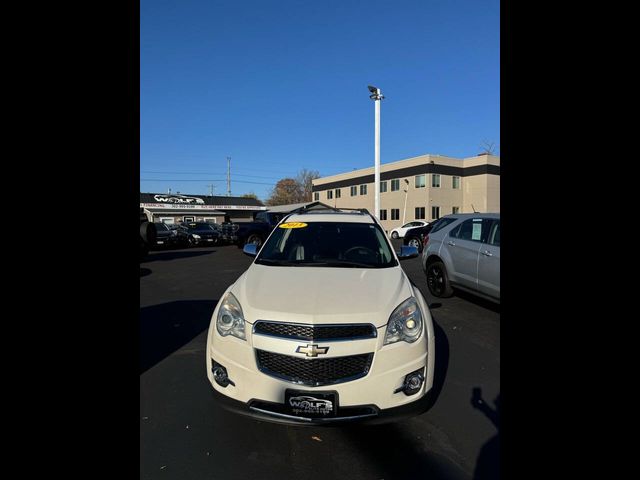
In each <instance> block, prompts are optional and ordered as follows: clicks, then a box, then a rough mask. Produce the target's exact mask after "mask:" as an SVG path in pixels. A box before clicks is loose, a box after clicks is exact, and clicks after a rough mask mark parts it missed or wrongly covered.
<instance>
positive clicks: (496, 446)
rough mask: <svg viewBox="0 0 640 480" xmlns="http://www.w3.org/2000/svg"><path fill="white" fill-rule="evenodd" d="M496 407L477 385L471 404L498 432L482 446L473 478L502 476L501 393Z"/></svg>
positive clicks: (495, 478) (497, 477)
mask: <svg viewBox="0 0 640 480" xmlns="http://www.w3.org/2000/svg"><path fill="white" fill-rule="evenodd" d="M493 403H494V405H495V407H496V408H495V409H493V408H491V407H490V406H489V405H488V404H487V402H486V401H485V400H484V399H483V398H482V390H481V389H480V387H476V388H474V389H473V390H472V393H471V405H472V406H473V408H477V409H478V410H480V411H481V412H482V413H484V414H485V415H486V416H487V418H488V419H489V420H490V421H491V423H493V425H494V426H495V427H496V430H497V433H496V434H495V435H494V436H493V437H492V438H491V439H490V440H488V441H487V443H485V444H484V445H483V446H482V449H481V450H480V454H479V455H478V460H477V461H476V468H475V471H474V474H473V480H497V479H499V478H500V408H501V407H500V394H499V393H498V396H497V397H496V399H495V400H494V401H493Z"/></svg>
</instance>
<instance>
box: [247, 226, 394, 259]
mask: <svg viewBox="0 0 640 480" xmlns="http://www.w3.org/2000/svg"><path fill="white" fill-rule="evenodd" d="M292 225H295V226H296V227H297V228H290V226H292ZM301 225H303V226H302V227H300V226H301ZM256 263H259V264H261V265H275V266H285V265H286V266H305V267H306V266H309V267H314V266H316V267H341V268H349V267H356V268H387V267H393V266H396V265H397V264H398V262H397V261H396V259H395V257H394V255H393V252H392V251H391V248H390V246H389V243H388V242H387V240H386V235H385V234H384V232H383V231H382V230H381V229H380V227H378V226H377V225H375V224H371V223H338V222H309V223H296V224H291V223H284V224H281V225H280V226H279V227H278V228H276V229H275V230H274V231H273V233H272V234H271V236H270V237H269V239H268V240H267V242H266V243H265V244H264V246H263V247H262V249H261V250H260V254H259V255H258V257H257V258H256Z"/></svg>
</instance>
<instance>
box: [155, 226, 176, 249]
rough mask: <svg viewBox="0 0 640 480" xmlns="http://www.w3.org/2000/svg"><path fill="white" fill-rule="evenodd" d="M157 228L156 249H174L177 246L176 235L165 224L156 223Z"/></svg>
mask: <svg viewBox="0 0 640 480" xmlns="http://www.w3.org/2000/svg"><path fill="white" fill-rule="evenodd" d="M153 225H154V226H155V227H156V241H155V243H154V245H153V246H154V247H156V248H167V247H173V246H175V244H176V234H175V233H174V232H173V231H172V230H171V229H170V228H169V227H168V226H167V225H165V224H164V223H162V222H154V224H153Z"/></svg>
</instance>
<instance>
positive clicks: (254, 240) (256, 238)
mask: <svg viewBox="0 0 640 480" xmlns="http://www.w3.org/2000/svg"><path fill="white" fill-rule="evenodd" d="M249 244H255V245H257V246H258V247H260V246H262V237H261V236H260V235H256V234H253V235H249V238H247V245H249Z"/></svg>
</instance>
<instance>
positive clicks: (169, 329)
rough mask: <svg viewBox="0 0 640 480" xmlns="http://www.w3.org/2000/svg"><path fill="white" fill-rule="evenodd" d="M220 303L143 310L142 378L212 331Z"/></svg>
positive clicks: (187, 302)
mask: <svg viewBox="0 0 640 480" xmlns="http://www.w3.org/2000/svg"><path fill="white" fill-rule="evenodd" d="M217 303H218V301H217V300H185V301H176V302H170V303H163V304H160V305H153V306H150V307H143V308H141V309H140V374H142V373H144V372H145V371H147V370H148V369H149V368H151V367H153V366H154V365H155V364H157V363H158V362H160V361H161V360H163V359H164V358H166V357H168V356H169V355H171V354H172V353H173V352H175V351H176V350H178V349H179V348H180V347H182V346H183V345H185V344H187V343H189V342H190V341H191V340H193V339H194V338H195V337H197V336H198V335H200V334H201V333H202V332H204V331H205V330H206V329H207V328H209V322H210V320H211V315H212V313H213V310H214V309H215V308H216V305H217Z"/></svg>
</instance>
